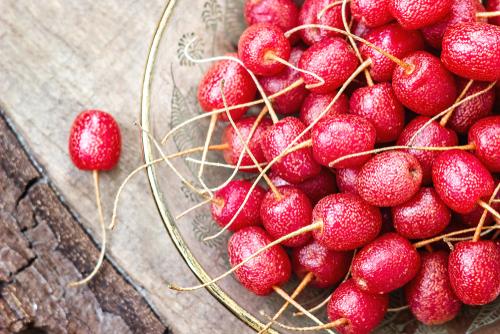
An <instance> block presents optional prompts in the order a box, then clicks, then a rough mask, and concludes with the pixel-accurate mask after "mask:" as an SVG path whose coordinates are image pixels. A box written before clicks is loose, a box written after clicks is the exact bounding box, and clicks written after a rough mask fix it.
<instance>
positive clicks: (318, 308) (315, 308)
mask: <svg viewBox="0 0 500 334" xmlns="http://www.w3.org/2000/svg"><path fill="white" fill-rule="evenodd" d="M330 298H332V295H331V294H330V295H328V297H326V298H325V299H324V300H323V301H322V302H321V303H319V304H318V305H316V306H314V307H311V308H310V309H308V310H307V311H308V312H310V313H313V312H316V311H318V310H320V309H322V308H323V307H324V306H325V305H326V304H328V302H329V301H330ZM302 315H304V313H302V312H295V313H293V316H294V317H298V316H302Z"/></svg>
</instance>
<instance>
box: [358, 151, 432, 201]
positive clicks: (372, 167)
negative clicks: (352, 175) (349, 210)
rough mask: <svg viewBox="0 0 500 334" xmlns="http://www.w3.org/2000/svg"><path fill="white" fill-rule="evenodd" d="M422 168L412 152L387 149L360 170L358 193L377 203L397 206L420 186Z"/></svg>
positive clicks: (410, 196)
mask: <svg viewBox="0 0 500 334" xmlns="http://www.w3.org/2000/svg"><path fill="white" fill-rule="evenodd" d="M421 184H422V168H421V167H420V164H419V163H418V160H417V159H416V158H415V157H414V156H413V155H411V154H409V153H406V152H401V151H387V152H382V153H380V154H378V155H376V156H374V157H373V158H372V159H371V160H370V161H368V162H367V163H366V164H365V165H364V166H363V167H362V168H361V170H360V171H359V174H358V177H357V186H356V187H357V189H358V193H359V195H360V196H361V197H362V198H363V199H364V200H365V201H367V202H368V203H370V204H371V205H375V206H396V205H399V204H402V203H404V202H406V201H408V200H409V199H410V198H412V197H413V196H414V195H415V194H416V193H417V192H418V190H419V189H420V185H421Z"/></svg>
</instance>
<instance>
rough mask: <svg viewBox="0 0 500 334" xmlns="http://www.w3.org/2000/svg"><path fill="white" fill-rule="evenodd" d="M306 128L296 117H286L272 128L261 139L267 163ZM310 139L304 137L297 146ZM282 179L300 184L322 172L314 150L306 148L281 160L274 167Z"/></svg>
mask: <svg viewBox="0 0 500 334" xmlns="http://www.w3.org/2000/svg"><path fill="white" fill-rule="evenodd" d="M305 129H306V127H305V126H304V124H302V122H301V121H299V120H298V119H297V118H295V117H286V118H283V119H282V120H280V121H279V122H278V123H276V124H274V125H273V126H272V127H270V128H269V129H268V130H267V132H266V133H265V134H264V136H263V138H262V139H261V147H262V151H263V152H264V156H265V157H266V159H267V161H272V160H273V159H274V158H276V157H277V156H279V155H280V154H281V153H282V152H283V151H284V150H285V149H286V148H287V147H288V145H290V144H291V143H292V142H293V141H294V140H295V139H296V138H297V136H298V135H299V134H301V133H302V132H303V131H304V130H305ZM309 138H310V136H309V135H308V134H305V135H304V136H302V137H301V138H300V139H299V140H298V141H297V142H296V144H300V143H302V142H303V141H306V140H308V139H309ZM271 170H274V172H275V173H277V174H278V175H279V176H280V177H282V178H283V179H285V180H286V181H288V182H291V183H300V182H303V181H305V180H307V179H309V178H311V177H313V176H316V175H318V174H319V172H321V166H320V165H319V164H318V163H317V162H316V161H315V160H314V158H313V156H312V149H311V148H310V147H304V148H302V149H299V150H297V151H294V152H291V153H288V154H286V155H285V156H283V157H282V158H280V159H279V161H277V162H276V163H275V164H274V165H273V166H272V167H271Z"/></svg>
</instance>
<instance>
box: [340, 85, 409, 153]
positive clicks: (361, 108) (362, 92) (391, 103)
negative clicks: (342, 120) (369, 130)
mask: <svg viewBox="0 0 500 334" xmlns="http://www.w3.org/2000/svg"><path fill="white" fill-rule="evenodd" d="M349 102H350V113H351V114H355V115H358V116H361V117H364V118H365V119H367V120H369V121H370V122H371V123H372V124H373V126H374V127H375V130H376V132H377V140H376V141H377V143H387V142H391V141H395V140H396V139H397V138H398V136H399V134H400V133H401V131H403V126H404V120H405V111H404V108H403V105H402V104H401V102H399V100H398V99H397V98H396V95H395V94H394V90H393V89H392V86H391V84H390V83H380V84H376V85H374V86H371V87H370V86H367V87H361V88H358V89H357V90H355V91H354V93H352V95H351V99H350V101H349Z"/></svg>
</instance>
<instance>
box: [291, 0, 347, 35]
mask: <svg viewBox="0 0 500 334" xmlns="http://www.w3.org/2000/svg"><path fill="white" fill-rule="evenodd" d="M331 3H332V2H331V1H330V0H306V1H304V4H303V5H302V8H301V9H300V12H299V25H304V24H321V25H327V26H330V27H333V28H338V29H344V24H343V22H342V5H341V4H339V5H338V6H334V7H333V8H330V9H328V10H326V11H325V12H324V14H323V15H322V16H321V17H319V18H318V15H319V14H320V12H321V11H322V10H323V9H324V8H325V7H326V6H328V5H330V4H331ZM348 9H349V7H347V13H346V15H347V17H346V18H347V22H349V20H350V13H349V10H348ZM300 36H301V37H302V40H303V41H304V42H305V43H306V44H309V45H313V44H314V43H318V42H320V41H322V40H323V39H324V38H326V37H340V34H338V33H336V32H333V31H328V30H324V29H316V28H309V29H304V30H301V31H300Z"/></svg>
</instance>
